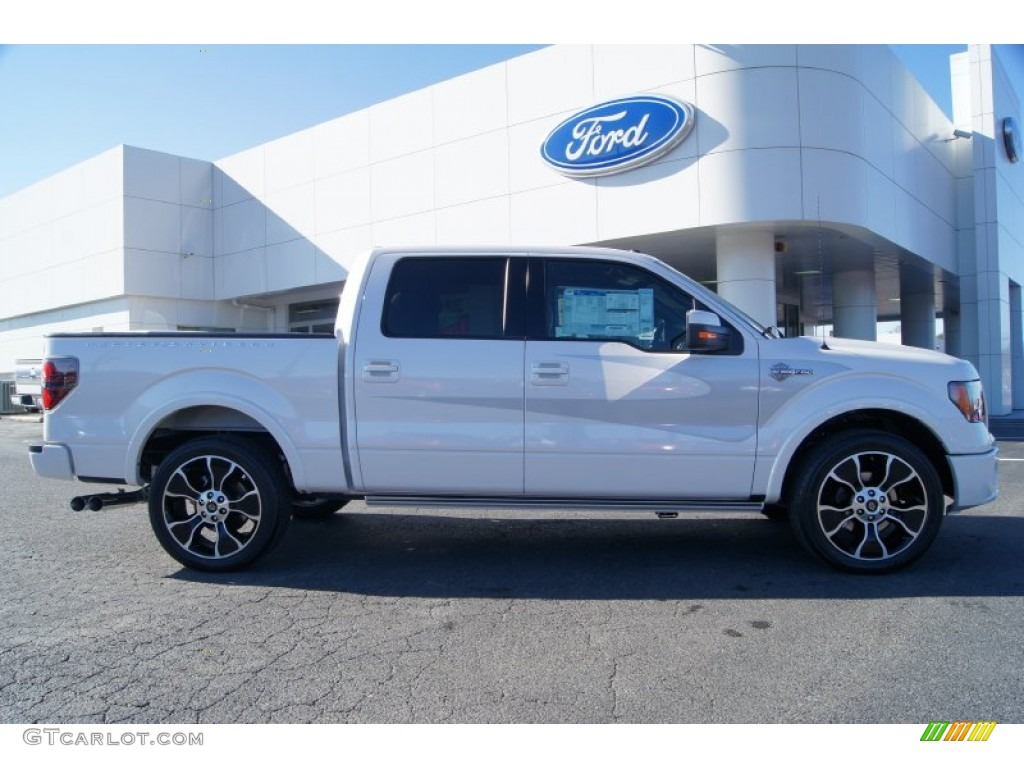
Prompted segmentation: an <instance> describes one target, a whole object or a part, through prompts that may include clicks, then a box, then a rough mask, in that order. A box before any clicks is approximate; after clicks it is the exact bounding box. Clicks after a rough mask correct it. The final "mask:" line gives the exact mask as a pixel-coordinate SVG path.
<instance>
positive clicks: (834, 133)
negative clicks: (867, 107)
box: [800, 69, 865, 155]
mask: <svg viewBox="0 0 1024 768" xmlns="http://www.w3.org/2000/svg"><path fill="white" fill-rule="evenodd" d="M864 97H865V93H864V88H863V87H862V86H861V84H860V83H859V82H858V81H857V80H853V79H852V78H850V77H847V76H846V75H841V74H837V73H835V72H830V71H824V70H820V69H801V70H800V137H801V138H802V140H803V145H804V147H818V148H821V149H836V150H840V151H842V152H850V153H851V154H855V155H863V154H864V135H863V125H864V105H863V102H864Z"/></svg>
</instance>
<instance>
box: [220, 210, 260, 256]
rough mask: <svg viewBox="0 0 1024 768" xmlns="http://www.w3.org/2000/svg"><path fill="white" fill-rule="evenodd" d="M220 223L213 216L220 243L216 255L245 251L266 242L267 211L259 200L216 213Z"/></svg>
mask: <svg viewBox="0 0 1024 768" xmlns="http://www.w3.org/2000/svg"><path fill="white" fill-rule="evenodd" d="M218 213H220V222H219V226H218V222H217V220H216V216H214V228H215V230H216V231H215V235H216V236H217V239H218V240H220V242H219V243H218V244H217V245H219V250H217V252H216V255H218V256H220V255H222V254H226V253H235V252H237V251H247V250H251V249H252V248H256V247H258V246H261V245H263V244H264V243H265V241H266V226H267V224H266V217H267V209H266V207H265V206H264V205H263V203H262V202H261V201H259V200H247V201H245V202H244V203H236V204H235V205H229V206H228V207H226V208H223V209H221V210H220V211H218Z"/></svg>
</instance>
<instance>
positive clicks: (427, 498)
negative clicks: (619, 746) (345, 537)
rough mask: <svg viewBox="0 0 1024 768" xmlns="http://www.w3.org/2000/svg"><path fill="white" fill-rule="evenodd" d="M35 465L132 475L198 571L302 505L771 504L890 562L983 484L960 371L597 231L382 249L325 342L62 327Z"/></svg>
mask: <svg viewBox="0 0 1024 768" xmlns="http://www.w3.org/2000/svg"><path fill="white" fill-rule="evenodd" d="M43 378H44V384H43V393H44V394H43V399H44V407H45V410H46V417H45V427H44V442H43V443H42V444H41V445H34V446H31V447H30V449H29V450H30V457H31V461H32V466H33V467H34V469H35V471H36V473H37V474H38V475H40V476H43V477H48V478H63V479H69V480H70V479H73V478H77V479H78V480H82V481H86V482H102V483H110V484H124V485H135V486H143V487H142V488H141V489H140V490H139V491H133V492H130V493H124V494H100V495H96V496H88V497H79V498H77V499H75V500H74V501H73V506H76V507H78V508H81V507H82V506H84V505H88V506H90V507H91V508H94V509H95V508H98V507H99V506H101V505H102V504H103V503H108V504H109V503H116V502H128V501H141V500H143V499H148V504H149V517H150V522H151V524H152V527H153V530H154V532H155V533H156V536H157V538H158V539H159V540H160V543H161V544H162V545H163V547H164V548H165V549H166V550H167V552H168V553H169V554H170V555H171V556H172V557H174V558H176V559H177V560H178V561H179V562H181V563H183V564H184V565H186V566H189V567H191V568H196V569H201V570H210V571H222V570H229V569H234V568H238V567H241V566H243V565H246V564H248V563H250V562H252V561H253V560H255V559H256V558H257V557H259V556H261V555H263V554H265V553H266V552H267V551H269V550H270V549H271V548H272V547H273V546H274V545H275V544H276V543H277V542H279V541H280V539H281V538H282V536H283V535H284V533H285V530H286V528H287V526H288V523H289V520H290V518H291V517H292V514H293V513H294V514H295V515H296V516H307V517H309V516H315V515H326V514H330V513H333V512H334V511H335V510H337V509H338V508H340V507H341V506H342V505H343V504H344V503H345V502H346V501H347V500H349V499H352V498H363V499H365V500H366V502H367V504H380V505H388V506H394V505H406V506H413V507H424V506H435V507H437V506H440V507H453V506H457V505H474V506H482V507H497V506H517V507H538V508H548V509H550V508H568V507H572V508H590V509H617V510H624V511H641V510H645V511H648V512H654V513H657V514H658V515H659V516H662V517H675V516H676V515H677V514H678V513H679V512H682V511H686V510H709V509H710V510H742V511H749V512H754V513H756V512H763V513H764V514H766V515H768V516H769V517H772V518H776V519H779V518H788V520H789V521H790V524H791V526H792V528H793V531H794V533H795V535H796V538H797V539H798V540H799V541H800V542H801V543H802V544H803V545H804V546H805V547H806V548H807V549H808V550H810V551H811V552H812V553H814V554H815V555H817V556H818V557H820V558H822V559H824V560H825V561H827V562H828V563H830V564H832V565H834V566H836V567H839V568H842V569H845V570H849V571H859V572H882V571H890V570H893V569H895V568H899V567H901V566H904V565H907V564H908V563H910V562H912V561H913V560H915V559H917V558H918V557H920V556H921V555H922V554H923V553H924V552H925V551H926V550H927V549H928V547H929V546H930V545H931V544H932V542H933V540H934V539H935V536H936V534H937V533H938V531H939V527H940V525H941V523H942V519H943V517H944V516H945V514H946V513H947V512H953V511H958V510H961V509H965V508H968V507H973V506H976V505H980V504H984V503H986V502H988V501H991V500H992V499H994V498H995V497H996V495H997V493H998V485H997V471H996V453H997V449H996V447H995V442H994V440H993V438H992V436H991V435H990V434H989V431H988V421H987V416H986V412H985V402H984V396H983V394H982V387H981V382H980V381H979V378H978V374H977V372H976V371H975V369H974V368H973V367H972V366H971V365H970V363H967V362H965V361H963V360H959V359H956V358H953V357H949V356H946V355H942V354H939V353H936V352H931V351H925V350H920V349H914V348H909V347H900V346H887V345H881V344H874V343H868V342H861V341H850V340H845V339H828V340H826V341H822V340H816V339H811V338H793V339H786V338H781V337H780V335H779V334H778V333H777V332H775V331H774V330H773V329H770V328H764V327H762V326H761V325H759V324H758V323H756V322H754V321H753V320H751V319H750V318H748V317H746V316H745V315H744V314H743V313H742V312H740V311H739V310H737V309H736V308H735V307H733V306H730V305H729V304H728V303H727V302H725V301H723V300H722V299H721V298H719V297H718V296H716V295H715V294H714V293H712V292H710V291H708V290H707V289H705V288H703V287H702V286H700V285H699V284H697V283H695V282H694V281H692V280H690V279H689V278H687V277H685V276H683V275H681V274H679V273H678V272H677V271H675V270H673V269H672V268H670V267H669V266H667V265H666V264H664V263H662V262H660V261H658V260H657V259H655V258H653V257H650V256H646V255H643V254H637V253H627V252H622V251H614V250H607V249H599V248H573V247H565V248H541V249H537V248H508V247H503V248H450V249H439V248H429V249H426V248H424V249H377V250H374V251H372V252H371V253H369V254H367V255H366V256H365V257H364V258H362V259H360V260H359V261H358V263H356V264H355V265H353V268H352V270H351V273H350V275H349V280H348V283H347V285H346V287H345V290H344V291H343V294H342V297H341V304H340V307H339V312H338V318H337V323H336V329H335V334H334V335H320V336H307V335H281V334H257V335H248V334H247V335H241V334H238V335H236V334H220V335H196V334H187V333H120V334H118V333H113V334H112V333H104V334H89V333H84V334H54V335H52V336H49V337H48V338H47V340H46V356H45V359H44V362H43Z"/></svg>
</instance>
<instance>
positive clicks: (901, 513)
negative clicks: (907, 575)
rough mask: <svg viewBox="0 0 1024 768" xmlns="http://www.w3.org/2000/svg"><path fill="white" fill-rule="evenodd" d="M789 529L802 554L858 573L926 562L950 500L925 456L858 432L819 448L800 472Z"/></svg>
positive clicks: (894, 440)
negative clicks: (923, 559)
mask: <svg viewBox="0 0 1024 768" xmlns="http://www.w3.org/2000/svg"><path fill="white" fill-rule="evenodd" d="M797 472H798V475H797V481H796V483H795V484H794V486H793V490H792V495H791V497H790V509H791V514H790V525H791V526H792V528H793V532H794V533H795V534H796V537H797V539H798V540H799V541H800V543H801V544H803V545H804V547H805V548H807V549H808V550H810V551H811V552H812V553H814V554H815V555H817V556H818V557H820V558H822V559H823V560H825V561H826V562H828V563H829V564H831V565H833V566H836V567H837V568H840V569H842V570H846V571H851V572H856V573H884V572H888V571H893V570H896V569H897V568H902V567H904V566H906V565H909V564H910V563H912V562H913V561H914V560H917V558H919V557H921V555H923V554H924V553H925V552H926V551H927V550H928V548H929V547H930V546H931V544H932V542H933V541H934V540H935V537H936V535H937V534H938V532H939V528H940V526H941V525H942V517H943V513H944V511H945V497H944V496H943V492H942V483H941V482H940V480H939V476H938V473H937V472H936V470H935V467H934V466H933V465H932V463H931V461H929V459H928V457H927V456H925V455H924V453H922V452H921V450H920V449H918V448H917V447H916V446H914V445H912V444H911V443H910V442H908V441H907V440H904V439H903V438H901V437H897V436H894V435H889V434H886V433H884V432H874V431H868V430H864V431H858V432H852V433H849V434H847V435H844V436H840V437H839V438H837V439H836V440H835V442H834V443H832V444H827V443H825V444H820V445H819V446H818V450H817V451H816V452H815V453H813V454H811V455H810V456H808V457H807V458H806V459H805V460H804V462H803V464H802V465H801V466H799V467H798V468H797Z"/></svg>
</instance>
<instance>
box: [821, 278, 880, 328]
mask: <svg viewBox="0 0 1024 768" xmlns="http://www.w3.org/2000/svg"><path fill="white" fill-rule="evenodd" d="M832 326H833V330H832V334H833V335H834V336H838V337H840V338H844V339H862V340H864V341H875V340H876V339H877V338H878V328H877V326H878V296H877V294H876V292H875V270H874V268H871V269H851V270H847V271H844V272H838V271H837V272H834V273H832Z"/></svg>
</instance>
